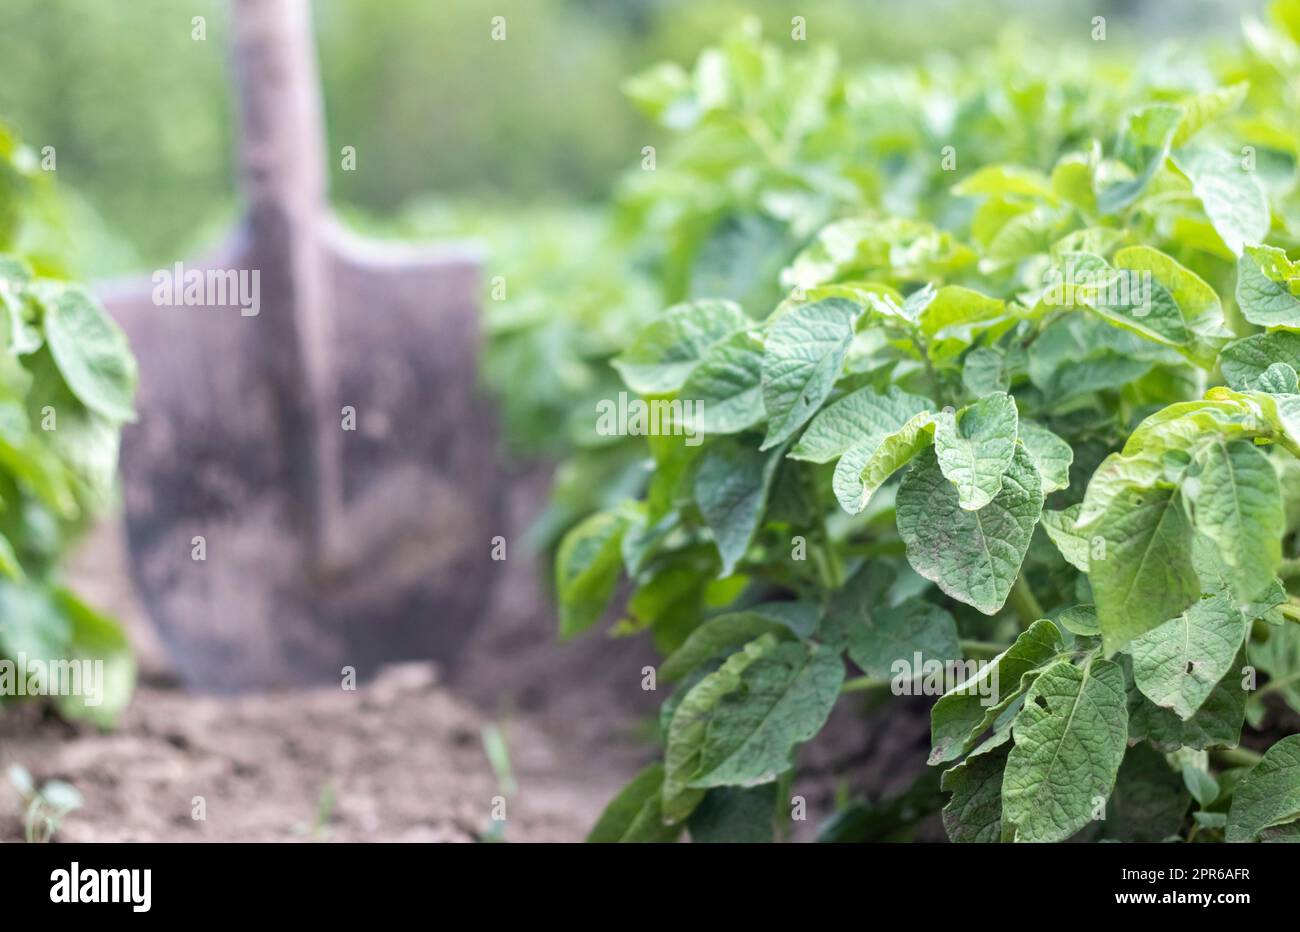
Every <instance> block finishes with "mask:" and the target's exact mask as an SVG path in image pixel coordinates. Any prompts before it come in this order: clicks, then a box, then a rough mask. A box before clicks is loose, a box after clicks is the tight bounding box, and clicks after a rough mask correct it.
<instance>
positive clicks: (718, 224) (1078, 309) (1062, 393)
mask: <svg viewBox="0 0 1300 932" xmlns="http://www.w3.org/2000/svg"><path fill="white" fill-rule="evenodd" d="M1273 16H1274V20H1273V24H1272V26H1271V27H1268V26H1265V25H1263V24H1259V23H1249V24H1248V25H1247V28H1246V32H1245V34H1246V40H1247V41H1246V47H1245V48H1244V49H1243V50H1242V51H1241V52H1240V53H1239V54H1238V56H1237V57H1236V58H1234V59H1231V60H1224V61H1220V60H1215V61H1214V62H1212V63H1207V62H1199V61H1198V62H1192V63H1184V65H1185V67H1183V68H1182V69H1173V68H1171V69H1169V70H1168V71H1165V72H1161V70H1160V68H1158V67H1154V68H1151V69H1148V70H1147V71H1145V72H1144V73H1142V74H1133V73H1129V74H1127V75H1125V74H1123V73H1122V71H1121V72H1120V74H1119V76H1118V77H1113V75H1115V72H1114V71H1107V69H1105V68H1102V67H1100V66H1097V67H1094V68H1092V69H1090V68H1089V67H1087V64H1088V63H1087V61H1086V60H1085V62H1084V66H1083V67H1079V66H1078V63H1077V62H1074V61H1073V60H1072V59H1071V58H1070V57H1069V56H1062V57H1060V58H1057V57H1051V58H1050V60H1048V59H1044V60H1041V61H1037V62H1026V61H1021V60H1018V59H1017V60H1014V61H1008V60H1007V59H1006V58H1005V57H999V56H998V55H996V54H994V56H993V57H992V58H990V59H979V58H978V57H977V58H975V59H973V60H972V61H971V62H970V63H968V64H967V66H966V67H965V69H964V70H951V69H945V68H943V67H940V68H938V70H926V69H925V68H920V69H911V70H909V69H895V70H882V69H868V70H867V71H865V72H857V73H853V72H848V71H846V70H844V69H842V68H841V67H840V65H839V64H838V62H837V60H836V58H835V56H834V55H832V54H830V53H828V52H824V51H823V52H814V53H811V54H807V55H786V54H784V53H783V52H782V51H781V50H780V48H779V47H778V44H775V43H773V44H765V43H762V42H761V41H760V40H759V39H758V38H757V36H756V35H755V34H754V33H753V31H752V30H742V31H741V32H740V33H738V34H737V35H736V36H733V37H731V38H730V39H728V40H727V41H726V42H724V43H723V45H722V46H720V47H718V48H715V49H710V50H708V51H706V52H705V53H704V54H703V55H702V56H701V58H700V60H699V63H698V64H697V66H696V68H695V69H694V71H693V72H687V71H686V70H685V69H682V68H679V67H677V66H675V65H671V64H670V65H662V66H659V67H657V68H655V69H652V70H651V71H650V72H648V73H647V74H646V75H642V76H640V77H639V78H637V79H635V80H634V81H632V82H631V83H630V85H629V89H630V90H631V92H632V94H633V96H634V97H636V98H637V99H638V100H639V101H640V102H641V103H642V104H643V105H645V106H646V107H647V109H648V110H649V111H650V112H651V113H652V115H655V116H657V117H658V118H660V119H661V120H662V121H663V122H664V124H665V125H666V126H668V127H670V128H672V129H673V130H675V131H677V132H678V133H680V137H679V139H678V141H677V146H676V147H675V148H674V149H673V150H671V151H669V152H666V153H665V155H664V156H663V163H662V165H661V166H660V168H659V169H658V170H656V171H654V172H646V173H642V175H640V176H634V177H633V178H632V179H630V180H629V182H628V185H627V186H626V190H625V197H624V201H623V209H624V210H625V212H630V213H629V214H628V215H629V216H632V217H635V218H638V219H639V220H640V221H643V222H644V225H645V227H646V229H648V230H651V231H652V232H653V233H654V234H655V235H656V237H657V238H658V240H659V242H658V243H657V247H652V251H653V252H655V254H656V255H657V259H656V262H657V265H656V268H657V270H658V274H659V276H660V282H661V284H662V289H663V293H664V294H665V296H666V297H667V298H668V300H669V301H671V302H675V303H672V305H671V306H669V307H668V308H667V310H665V311H663V312H662V314H661V315H660V316H659V317H657V318H656V319H655V320H653V321H651V322H650V323H648V324H647V325H646V326H645V327H644V328H643V329H642V330H640V331H639V332H638V333H636V334H635V335H633V336H632V337H631V339H630V341H629V343H628V345H627V346H626V347H625V348H624V349H623V350H622V352H621V353H620V354H619V355H618V356H617V357H616V358H615V359H614V361H613V366H614V368H615V370H616V371H617V372H618V373H619V374H620V375H621V377H622V379H623V381H624V382H625V384H626V387H627V390H628V391H629V392H632V393H635V394H636V395H639V396H640V397H641V398H642V399H643V400H645V401H646V402H647V403H654V402H664V403H667V404H666V405H665V407H664V410H665V411H669V412H674V411H675V412H677V413H678V416H679V419H680V420H685V419H686V417H687V415H686V412H692V413H693V414H694V415H695V416H694V417H692V418H691V423H689V424H688V423H676V424H673V425H672V428H673V429H663V428H661V429H660V430H659V431H658V433H657V434H654V435H652V436H648V437H642V438H633V439H629V440H628V443H635V444H639V445H641V449H642V450H643V454H642V455H643V459H644V462H645V464H646V465H645V469H644V473H643V481H642V482H641V485H640V490H639V495H638V496H637V497H635V498H632V499H629V500H627V501H625V502H622V503H621V504H619V505H617V506H616V507H612V508H606V509H604V510H601V511H599V512H597V513H595V514H592V515H590V516H589V517H588V518H586V519H585V520H584V521H582V522H581V523H580V524H578V525H577V526H575V527H574V528H573V529H572V530H570V531H569V533H568V534H567V536H566V537H565V538H564V540H563V542H562V543H561V545H560V547H559V549H558V552H557V555H556V568H555V575H556V588H557V592H558V598H559V611H560V627H561V633H562V635H564V636H566V637H571V636H574V635H576V634H578V633H580V632H583V631H585V630H587V629H589V628H591V627H592V626H593V625H595V624H596V623H597V622H598V621H600V620H601V618H602V617H604V616H605V615H606V614H607V612H608V610H609V606H610V603H611V601H613V600H614V598H615V596H616V594H622V593H626V594H627V597H626V602H625V604H621V605H620V612H619V620H618V621H617V623H616V625H615V629H614V630H615V632H616V633H620V634H629V633H634V632H638V631H649V632H650V633H651V634H652V636H653V638H654V640H655V643H656V644H657V645H658V646H659V647H660V649H661V650H662V651H663V652H664V653H665V654H666V659H665V660H664V661H663V663H662V665H660V666H659V667H658V669H657V671H656V686H657V688H659V689H663V690H664V691H665V692H667V693H668V697H667V699H666V700H665V702H664V704H663V708H662V713H661V716H660V719H659V725H660V729H659V730H660V737H661V741H662V755H661V760H660V761H659V762H656V763H655V764H653V765H651V766H650V767H648V768H647V769H645V770H644V771H642V772H641V773H640V774H639V775H638V776H637V777H636V778H635V779H634V780H633V781H632V782H631V783H630V784H629V785H628V786H627V787H626V788H625V789H624V790H623V791H622V792H621V793H620V794H619V795H618V797H617V798H616V799H615V800H613V801H612V802H611V803H610V805H609V807H608V809H607V810H606V812H605V814H604V815H603V816H602V818H601V819H600V822H599V823H598V825H597V826H596V827H595V829H594V830H593V832H592V839H593V840H599V841H620V840H622V841H668V840H673V839H676V838H678V837H680V836H681V835H682V834H683V833H686V832H689V834H690V835H691V837H693V838H695V839H696V840H734V839H747V840H760V839H768V840H770V839H772V838H774V837H779V836H780V835H781V834H782V829H781V827H782V826H788V824H789V821H788V820H789V818H790V815H791V791H790V786H791V781H792V780H795V779H797V775H798V773H797V760H798V750H799V748H800V746H801V745H802V744H803V743H805V742H807V741H809V740H811V739H813V738H814V737H815V736H816V735H817V734H818V732H819V731H820V730H821V729H822V728H823V726H824V725H825V723H826V721H827V718H828V716H829V715H830V713H831V710H832V708H833V707H834V706H835V705H836V704H837V703H838V702H842V701H853V698H854V697H855V696H857V695H858V694H860V693H863V692H873V693H878V694H880V695H884V696H886V697H888V696H890V695H917V694H920V695H928V696H932V697H933V698H934V702H933V705H932V709H931V752H930V756H929V763H930V764H931V765H932V766H933V767H935V768H938V769H939V771H940V772H941V774H942V777H941V786H942V790H943V797H942V799H943V802H942V807H943V812H942V818H943V823H944V826H945V828H946V830H947V833H948V835H949V837H950V838H951V839H952V840H953V841H961V842H968V841H986V842H995V841H1064V840H1067V839H1084V840H1145V841H1159V840H1185V841H1198V842H1200V841H1218V840H1226V841H1252V840H1279V839H1294V838H1296V837H1300V735H1295V734H1291V735H1289V736H1288V735H1286V732H1287V731H1294V725H1292V726H1291V727H1289V728H1288V727H1287V726H1286V724H1285V723H1286V722H1288V721H1289V722H1291V723H1294V722H1295V721H1296V719H1295V718H1294V717H1291V718H1289V719H1288V718H1286V716H1287V715H1288V714H1291V713H1290V712H1288V711H1287V709H1286V705H1288V704H1289V705H1290V707H1291V708H1292V709H1296V710H1300V600H1298V599H1297V598H1296V596H1295V595H1294V594H1293V592H1294V591H1296V588H1297V585H1298V583H1297V581H1298V580H1300V546H1298V544H1300V542H1298V541H1297V530H1298V529H1300V462H1297V457H1300V385H1298V384H1297V369H1300V264H1298V263H1297V260H1300V248H1298V247H1300V243H1297V241H1296V233H1295V231H1296V230H1297V229H1300V199H1297V194H1296V180H1297V176H1296V171H1297V156H1298V154H1300V150H1298V148H1297V147H1298V145H1300V143H1298V142H1297V140H1296V137H1295V135H1294V126H1295V125H1296V120H1297V117H1300V108H1298V107H1297V106H1296V104H1297V101H1296V90H1295V88H1296V87H1298V86H1300V84H1297V83H1296V79H1297V78H1300V45H1297V42H1300V7H1297V5H1296V4H1292V3H1281V4H1278V5H1277V6H1276V7H1275V9H1274V12H1273ZM1094 64H1096V63H1094ZM1189 75H1191V76H1192V77H1190V78H1189ZM674 402H678V403H680V404H678V405H677V406H676V407H675V408H674V407H673V403H674ZM685 402H690V403H691V404H689V405H688V404H684V403H685ZM628 433H637V431H635V430H629V431H628ZM693 433H698V434H702V435H703V436H704V438H705V439H704V442H703V443H702V444H699V445H690V444H688V443H686V442H685V439H686V436H687V435H690V434H693ZM624 579H625V580H626V583H623V582H622V581H623V580H624ZM620 602H622V600H621V599H620ZM1270 697H1271V698H1270ZM1269 710H1274V711H1275V712H1276V715H1277V716H1278V717H1280V721H1281V722H1282V725H1281V726H1279V727H1270V728H1266V729H1264V730H1262V731H1257V729H1258V728H1259V727H1260V726H1263V725H1267V724H1268V723H1269V722H1270V721H1271V720H1272V719H1271V718H1270V716H1272V715H1273V714H1274V713H1273V712H1270V711H1269ZM1243 734H1244V735H1246V736H1247V737H1248V741H1247V744H1249V745H1250V746H1253V747H1256V748H1261V749H1262V750H1261V751H1256V750H1252V749H1250V748H1248V747H1246V746H1243ZM1279 734H1281V735H1283V736H1282V737H1280V739H1279ZM866 766H870V763H868V764H867V765H866Z"/></svg>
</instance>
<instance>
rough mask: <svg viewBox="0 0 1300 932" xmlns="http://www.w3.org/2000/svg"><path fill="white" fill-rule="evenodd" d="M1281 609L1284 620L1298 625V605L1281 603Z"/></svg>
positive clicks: (1299, 617)
mask: <svg viewBox="0 0 1300 932" xmlns="http://www.w3.org/2000/svg"><path fill="white" fill-rule="evenodd" d="M1281 609H1282V617H1283V618H1285V619H1286V620H1287V621H1294V622H1298V623H1300V604H1297V603H1296V602H1294V601H1291V602H1283V603H1282V605H1281Z"/></svg>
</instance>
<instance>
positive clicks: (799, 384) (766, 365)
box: [762, 298, 859, 450]
mask: <svg viewBox="0 0 1300 932" xmlns="http://www.w3.org/2000/svg"><path fill="white" fill-rule="evenodd" d="M858 314H859V308H858V306H857V305H856V304H854V303H852V302H850V301H846V300H844V299H842V298H827V299H826V300H824V301H817V302H814V303H813V304H802V305H799V306H798V307H795V308H792V309H791V310H790V311H788V312H787V313H785V314H783V315H781V316H780V317H779V318H777V320H776V322H775V323H774V324H772V327H771V330H770V331H769V332H768V335H767V341H766V345H765V347H764V350H763V407H764V408H765V409H766V410H767V415H768V424H767V436H766V437H765V438H764V439H763V446H762V449H764V450H768V449H771V448H772V447H774V446H777V445H778V444H780V443H781V442H782V441H784V440H785V439H786V438H787V437H789V436H790V435H792V434H793V433H794V432H795V431H797V430H798V429H799V428H800V427H802V426H803V425H804V424H805V423H807V421H808V419H809V418H811V417H812V416H813V415H814V414H815V413H816V412H817V409H818V408H820V407H821V405H822V402H824V401H825V400H826V397H827V396H828V395H830V393H831V389H832V388H834V387H835V380H836V379H837V378H839V375H840V369H841V368H842V367H843V365H844V354H845V353H846V352H848V348H849V343H850V341H852V339H853V324H854V322H855V321H856V320H857V317H858Z"/></svg>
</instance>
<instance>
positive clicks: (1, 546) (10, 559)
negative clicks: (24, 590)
mask: <svg viewBox="0 0 1300 932" xmlns="http://www.w3.org/2000/svg"><path fill="white" fill-rule="evenodd" d="M0 573H3V574H4V575H5V576H8V577H9V578H10V579H12V580H14V581H15V582H22V580H23V578H24V575H25V574H24V573H23V567H22V564H21V563H19V562H18V555H17V554H16V553H14V545H13V544H11V543H9V538H7V537H5V536H4V535H3V534H0Z"/></svg>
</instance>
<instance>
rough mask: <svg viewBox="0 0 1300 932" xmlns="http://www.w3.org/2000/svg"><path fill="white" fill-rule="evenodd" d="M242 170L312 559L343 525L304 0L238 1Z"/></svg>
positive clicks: (314, 77) (321, 136)
mask: <svg viewBox="0 0 1300 932" xmlns="http://www.w3.org/2000/svg"><path fill="white" fill-rule="evenodd" d="M233 25H234V65H235V80H236V83H237V86H238V88H239V100H240V124H241V126H240V128H241V135H240V144H239V154H240V172H241V176H242V185H243V190H244V196H245V198H246V199H247V223H246V226H247V237H248V242H247V247H248V250H249V261H250V262H251V263H253V264H254V265H255V266H257V267H259V268H260V271H261V285H262V288H261V290H262V299H263V300H262V304H263V308H264V310H263V314H262V316H261V317H260V318H259V319H258V322H257V326H258V328H259V333H260V336H261V339H260V341H259V345H260V347H261V348H262V353H261V359H260V364H261V366H262V367H263V369H264V371H265V372H266V374H267V376H268V379H269V382H270V385H271V390H272V392H273V398H274V402H273V404H274V407H275V410H276V412H277V416H278V419H279V424H278V430H279V431H280V433H281V435H282V436H283V437H284V439H285V442H286V444H287V446H288V448H289V450H290V451H291V456H292V458H293V459H292V461H293V462H294V464H295V468H294V481H295V484H296V489H295V496H294V499H295V503H296V506H297V509H298V514H299V517H300V520H301V521H302V522H303V524H304V525H305V526H306V528H307V531H308V534H309V538H310V540H311V541H312V546H313V550H314V553H313V557H314V560H315V563H316V565H317V567H318V568H324V567H328V566H329V565H331V564H333V563H334V562H335V554H337V553H338V552H339V550H340V548H341V546H342V545H341V539H342V535H343V534H344V515H343V491H342V489H343V485H342V453H341V440H340V434H339V421H338V412H339V408H338V406H337V403H336V396H337V395H336V393H337V386H336V384H335V369H334V364H333V358H332V356H333V354H332V343H333V340H332V335H331V326H330V313H331V309H330V307H329V303H330V295H329V290H328V287H327V283H326V277H327V275H328V274H329V266H328V263H327V261H326V255H325V248H324V241H323V237H324V232H325V229H326V219H327V218H326V196H325V190H326V182H325V178H326V174H325V133H324V119H323V117H322V110H321V92H320V83H319V75H318V73H317V67H316V52H315V48H314V45H313V41H312V29H311V6H310V3H309V2H308V0H234V23H233Z"/></svg>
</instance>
